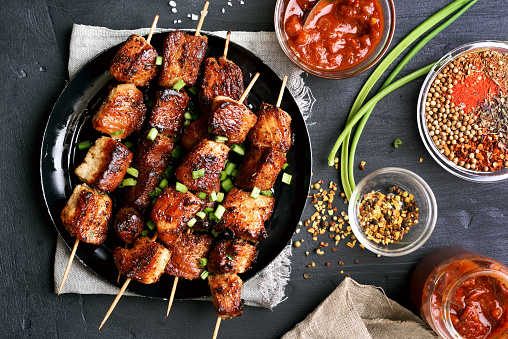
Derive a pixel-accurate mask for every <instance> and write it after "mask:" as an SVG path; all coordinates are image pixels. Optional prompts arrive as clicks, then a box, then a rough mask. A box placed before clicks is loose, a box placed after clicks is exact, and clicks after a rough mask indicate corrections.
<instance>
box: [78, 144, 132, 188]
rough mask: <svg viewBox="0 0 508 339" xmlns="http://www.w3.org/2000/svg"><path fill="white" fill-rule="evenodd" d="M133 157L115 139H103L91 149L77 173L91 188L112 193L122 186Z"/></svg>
mask: <svg viewBox="0 0 508 339" xmlns="http://www.w3.org/2000/svg"><path fill="white" fill-rule="evenodd" d="M132 157H133V155H132V152H131V151H129V149H128V148H127V147H125V146H124V145H122V144H121V143H119V142H118V141H116V140H115V139H112V138H108V137H102V138H99V139H97V141H96V142H95V145H93V146H92V147H90V149H89V150H88V153H87V154H86V157H85V160H84V161H83V162H82V163H81V164H80V165H79V166H78V167H76V170H75V173H76V175H77V176H78V178H79V179H80V180H81V181H83V182H86V183H87V184H89V185H90V186H93V187H95V188H97V189H99V190H101V191H103V192H112V191H114V190H115V189H116V188H117V187H118V185H120V184H121V182H122V179H123V177H124V176H125V173H126V172H127V169H128V168H129V166H130V164H131V161H132Z"/></svg>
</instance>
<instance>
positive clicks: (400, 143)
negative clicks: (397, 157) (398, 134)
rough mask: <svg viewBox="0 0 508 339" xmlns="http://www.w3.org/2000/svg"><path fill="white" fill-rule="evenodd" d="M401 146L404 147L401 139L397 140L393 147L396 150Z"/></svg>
mask: <svg viewBox="0 0 508 339" xmlns="http://www.w3.org/2000/svg"><path fill="white" fill-rule="evenodd" d="M400 145H402V141H401V140H400V139H399V138H397V139H395V141H394V142H393V146H395V148H399V146H400Z"/></svg>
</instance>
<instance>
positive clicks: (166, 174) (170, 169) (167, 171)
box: [164, 165, 173, 178]
mask: <svg viewBox="0 0 508 339" xmlns="http://www.w3.org/2000/svg"><path fill="white" fill-rule="evenodd" d="M172 172H173V166H172V165H169V166H168V168H166V171H165V172H164V176H165V177H166V178H169V177H170V176H171V173H172Z"/></svg>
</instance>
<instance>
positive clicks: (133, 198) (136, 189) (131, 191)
mask: <svg viewBox="0 0 508 339" xmlns="http://www.w3.org/2000/svg"><path fill="white" fill-rule="evenodd" d="M163 178H164V176H163V174H161V173H158V172H157V171H156V170H153V169H151V170H149V169H140V170H139V171H138V177H137V178H136V185H134V186H131V187H125V188H124V191H125V194H124V195H123V201H122V202H123V205H124V206H128V207H133V208H136V209H138V210H139V211H140V212H141V213H145V212H146V211H147V210H148V209H149V207H151V206H152V197H151V196H150V193H152V192H153V190H154V189H155V188H156V187H157V186H158V185H159V183H160V182H161V181H162V179H163Z"/></svg>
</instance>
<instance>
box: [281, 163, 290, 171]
mask: <svg viewBox="0 0 508 339" xmlns="http://www.w3.org/2000/svg"><path fill="white" fill-rule="evenodd" d="M288 166H289V164H288V163H287V162H286V163H285V164H284V166H282V170H285V169H286V168H288Z"/></svg>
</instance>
